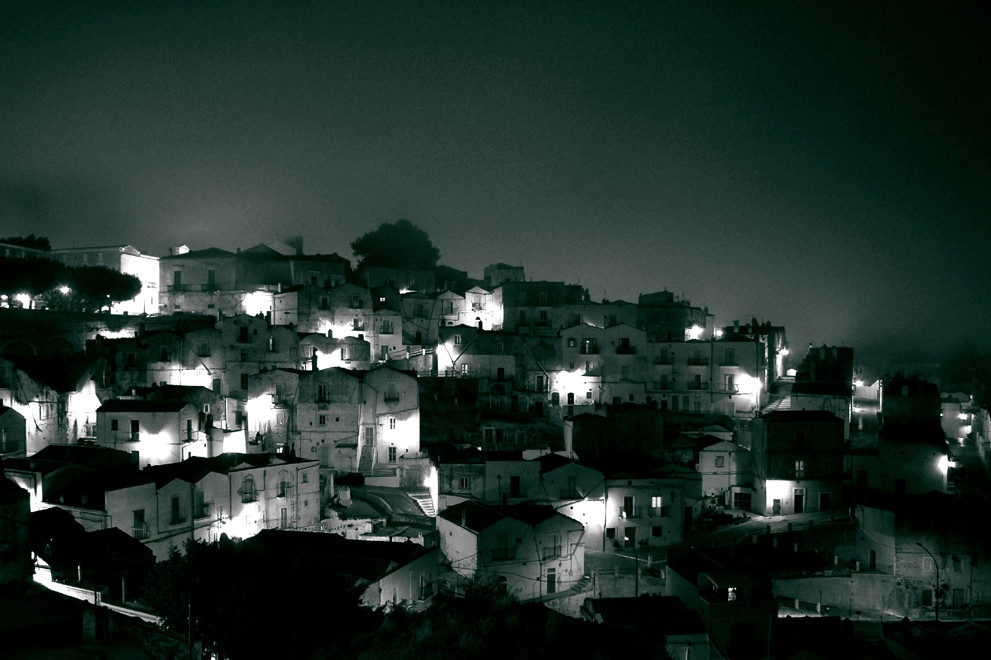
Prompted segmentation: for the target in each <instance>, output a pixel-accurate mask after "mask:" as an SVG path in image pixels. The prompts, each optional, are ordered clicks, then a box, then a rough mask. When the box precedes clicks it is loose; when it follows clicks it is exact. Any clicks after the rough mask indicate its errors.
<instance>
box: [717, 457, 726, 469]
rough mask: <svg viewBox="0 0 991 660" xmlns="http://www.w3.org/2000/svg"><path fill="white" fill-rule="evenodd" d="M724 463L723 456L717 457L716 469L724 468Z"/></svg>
mask: <svg viewBox="0 0 991 660" xmlns="http://www.w3.org/2000/svg"><path fill="white" fill-rule="evenodd" d="M724 462H725V457H723V456H716V467H717V468H721V467H723V463H724Z"/></svg>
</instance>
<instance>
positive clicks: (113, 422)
mask: <svg viewBox="0 0 991 660" xmlns="http://www.w3.org/2000/svg"><path fill="white" fill-rule="evenodd" d="M119 429H120V420H117V419H111V420H110V430H111V431H117V430H119Z"/></svg>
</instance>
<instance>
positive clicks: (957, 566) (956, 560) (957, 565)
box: [953, 555, 960, 573]
mask: <svg viewBox="0 0 991 660" xmlns="http://www.w3.org/2000/svg"><path fill="white" fill-rule="evenodd" d="M953 572H954V573H959V572H960V557H957V556H956V555H953Z"/></svg>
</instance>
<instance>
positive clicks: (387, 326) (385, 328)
mask: <svg viewBox="0 0 991 660" xmlns="http://www.w3.org/2000/svg"><path fill="white" fill-rule="evenodd" d="M379 332H380V333H381V334H383V335H391V334H392V321H382V329H381V330H380V331H379Z"/></svg>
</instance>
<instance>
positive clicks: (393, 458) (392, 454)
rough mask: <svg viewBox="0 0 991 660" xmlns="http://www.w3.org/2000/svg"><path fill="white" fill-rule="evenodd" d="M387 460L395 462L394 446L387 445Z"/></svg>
mask: <svg viewBox="0 0 991 660" xmlns="http://www.w3.org/2000/svg"><path fill="white" fill-rule="evenodd" d="M389 462H390V463H395V462H396V448H395V447H389Z"/></svg>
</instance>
